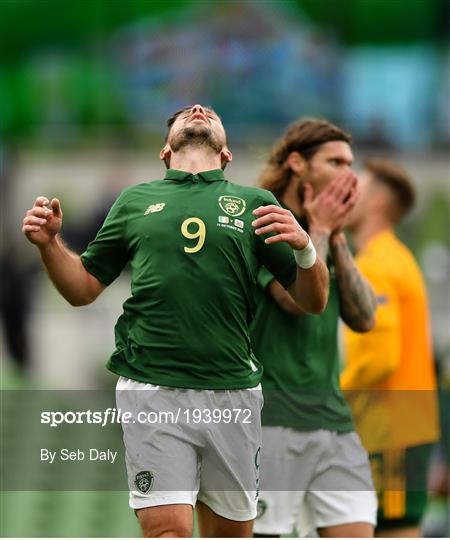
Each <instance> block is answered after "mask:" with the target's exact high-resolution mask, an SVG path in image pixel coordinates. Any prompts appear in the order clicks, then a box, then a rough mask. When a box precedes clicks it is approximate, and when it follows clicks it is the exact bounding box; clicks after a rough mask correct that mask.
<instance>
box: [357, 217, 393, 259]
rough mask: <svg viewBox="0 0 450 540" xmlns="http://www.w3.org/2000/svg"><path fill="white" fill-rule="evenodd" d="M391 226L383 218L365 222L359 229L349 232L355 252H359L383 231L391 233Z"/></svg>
mask: <svg viewBox="0 0 450 540" xmlns="http://www.w3.org/2000/svg"><path fill="white" fill-rule="evenodd" d="M392 230H393V227H392V224H391V223H390V222H389V221H388V220H386V219H383V218H379V219H376V220H370V219H369V220H365V221H363V222H362V223H361V224H360V225H359V227H356V228H354V229H352V230H351V233H352V237H353V242H354V244H355V248H356V251H361V250H362V249H364V248H365V246H366V245H367V244H368V243H369V242H370V240H372V238H374V237H375V236H377V235H378V234H380V233H382V232H384V231H392Z"/></svg>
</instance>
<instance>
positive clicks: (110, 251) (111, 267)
mask: <svg viewBox="0 0 450 540" xmlns="http://www.w3.org/2000/svg"><path fill="white" fill-rule="evenodd" d="M125 231H126V215H125V208H124V201H123V195H121V196H120V197H119V198H118V199H117V200H116V202H115V203H114V204H113V206H112V207H111V210H110V211H109V213H108V215H107V216H106V219H105V221H104V223H103V225H102V227H101V229H100V230H99V231H98V233H97V236H96V237H95V239H94V240H93V241H92V242H91V243H90V244H89V245H88V247H87V248H86V251H85V252H84V253H83V254H82V255H81V261H82V263H83V265H84V267H85V268H86V270H87V271H88V272H89V273H90V274H92V275H93V276H94V277H96V278H97V279H98V280H99V281H100V282H101V283H103V284H104V285H110V284H111V283H112V282H113V281H114V280H115V279H116V278H117V277H118V276H119V274H120V273H121V271H122V270H123V268H124V267H125V265H126V264H127V261H128V249H127V246H126V241H125Z"/></svg>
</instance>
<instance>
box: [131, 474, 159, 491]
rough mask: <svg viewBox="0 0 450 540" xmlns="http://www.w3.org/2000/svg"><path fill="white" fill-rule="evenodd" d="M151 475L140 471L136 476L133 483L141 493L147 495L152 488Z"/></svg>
mask: <svg viewBox="0 0 450 540" xmlns="http://www.w3.org/2000/svg"><path fill="white" fill-rule="evenodd" d="M153 478H154V477H153V474H152V473H151V472H150V471H141V472H138V473H137V475H136V479H135V481H134V483H135V484H136V487H137V488H138V490H139V491H140V492H141V493H144V494H145V493H148V492H149V491H150V490H151V489H152V486H153Z"/></svg>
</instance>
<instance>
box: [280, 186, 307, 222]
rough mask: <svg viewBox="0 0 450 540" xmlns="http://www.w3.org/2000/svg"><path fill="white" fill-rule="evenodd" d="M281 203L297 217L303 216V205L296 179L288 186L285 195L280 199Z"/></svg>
mask: <svg viewBox="0 0 450 540" xmlns="http://www.w3.org/2000/svg"><path fill="white" fill-rule="evenodd" d="M280 202H282V203H283V204H284V205H285V206H287V207H288V208H289V210H291V212H293V213H294V214H295V215H296V216H300V215H301V213H302V205H301V202H300V197H299V187H298V182H297V180H296V179H295V178H292V179H291V181H290V182H289V184H288V185H287V188H286V189H285V190H284V192H283V195H282V196H281V197H280Z"/></svg>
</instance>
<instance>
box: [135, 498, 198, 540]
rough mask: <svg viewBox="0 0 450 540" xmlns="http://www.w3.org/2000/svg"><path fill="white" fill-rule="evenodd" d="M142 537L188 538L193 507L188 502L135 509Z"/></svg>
mask: <svg viewBox="0 0 450 540" xmlns="http://www.w3.org/2000/svg"><path fill="white" fill-rule="evenodd" d="M136 516H137V518H138V520H139V523H140V525H141V529H142V534H143V536H144V538H163V537H178V538H190V537H191V536H192V531H193V508H192V506H191V505H189V504H170V505H165V506H152V507H148V508H141V509H139V510H136Z"/></svg>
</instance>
